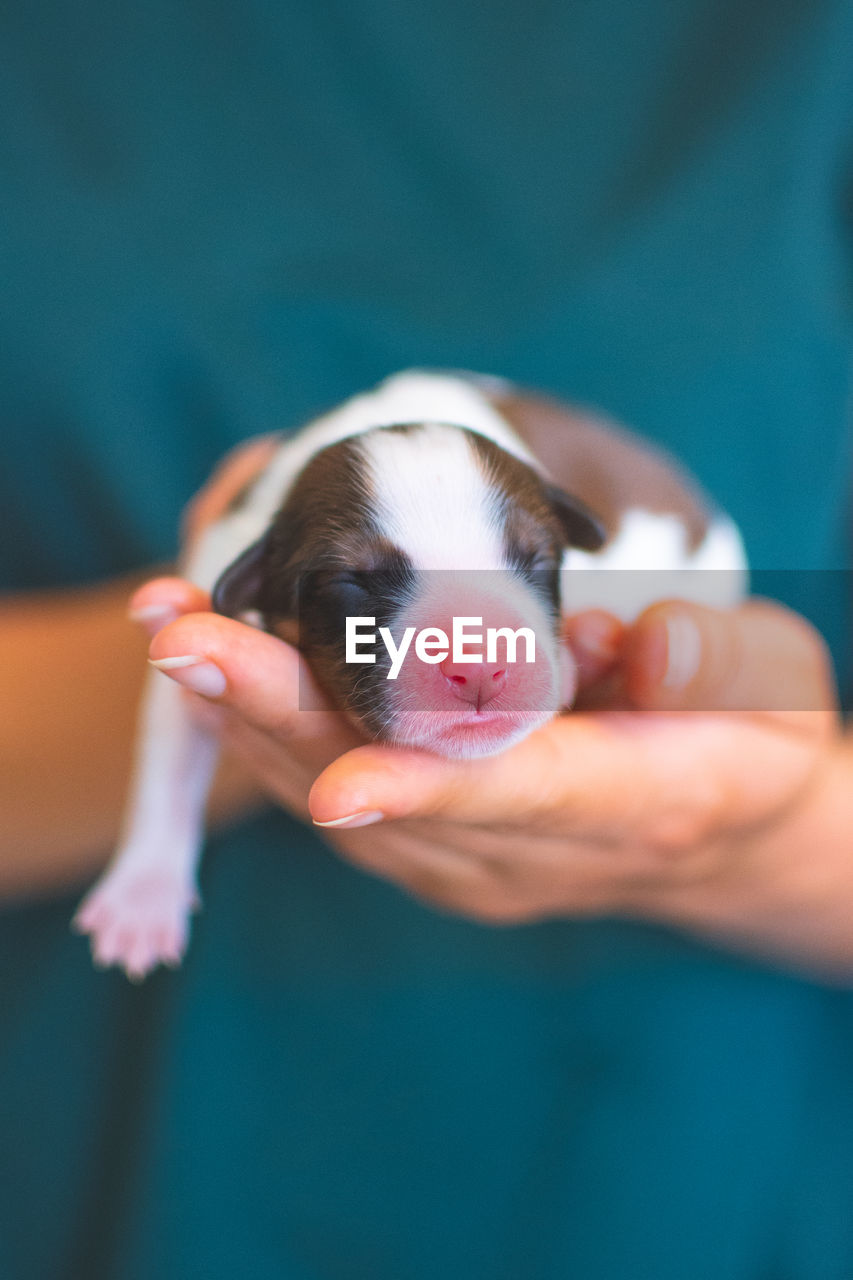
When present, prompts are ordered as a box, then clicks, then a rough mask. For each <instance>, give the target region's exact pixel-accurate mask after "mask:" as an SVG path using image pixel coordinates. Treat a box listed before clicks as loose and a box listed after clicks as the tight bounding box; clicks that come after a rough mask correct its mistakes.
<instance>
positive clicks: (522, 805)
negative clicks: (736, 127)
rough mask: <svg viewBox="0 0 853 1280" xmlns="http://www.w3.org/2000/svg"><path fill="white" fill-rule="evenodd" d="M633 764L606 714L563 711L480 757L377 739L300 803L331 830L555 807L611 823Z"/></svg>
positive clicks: (631, 747) (509, 818)
mask: <svg viewBox="0 0 853 1280" xmlns="http://www.w3.org/2000/svg"><path fill="white" fill-rule="evenodd" d="M641 761H642V752H639V751H638V750H637V747H636V743H634V742H632V740H631V739H630V738H629V737H626V736H625V735H624V734H620V733H618V732H614V731H613V730H611V728H610V727H609V726H608V724H607V722H606V720H604V719H602V718H596V717H591V716H584V715H574V714H572V715H569V716H564V717H561V718H560V719H559V720H556V721H553V722H552V724H550V725H546V726H545V728H544V729H541V730H539V731H538V732H537V733H534V734H532V735H531V736H530V737H529V738H526V739H525V740H524V742H521V743H519V744H518V745H517V746H515V747H512V748H510V750H508V751H505V752H502V753H501V754H500V755H497V756H491V757H488V758H486V759H479V760H448V759H444V758H442V757H440V756H435V755H432V754H430V753H429V752H426V751H414V750H405V749H403V748H400V747H393V748H392V747H385V746H381V745H378V744H372V745H369V746H363V747H359V748H357V749H356V750H354V751H350V752H348V753H347V754H346V755H344V756H342V757H340V758H339V759H337V760H335V761H333V762H332V764H330V766H329V767H328V768H327V769H326V770H325V771H324V772H323V773H322V774H321V775H320V777H319V778H317V780H316V782H315V783H314V786H313V788H312V790H311V795H310V797H309V806H310V809H311V814H312V817H313V819H314V821H315V822H316V823H317V824H318V825H323V824H326V825H327V826H329V827H332V828H334V829H342V828H343V829H348V828H350V827H358V826H365V825H368V824H369V823H372V822H377V821H381V820H382V819H383V818H384V819H399V818H412V817H418V818H423V817H443V818H448V819H451V820H453V821H455V822H462V823H469V824H474V825H490V826H494V825H496V824H497V825H500V824H509V825H511V826H522V825H524V826H527V827H531V826H534V825H535V823H536V820H537V818H539V817H543V818H546V819H548V820H550V819H551V817H552V816H553V814H554V813H555V812H557V813H559V814H560V815H561V817H562V818H565V820H566V821H570V820H572V819H574V820H575V821H580V822H583V821H584V816H585V815H586V814H589V813H590V812H592V811H595V812H596V814H597V813H598V810H599V809H600V808H601V807H602V806H603V807H604V809H605V811H606V813H607V821H608V822H611V821H615V820H616V819H617V818H618V817H619V815H620V814H622V813H623V812H624V810H625V805H626V803H627V802H628V798H629V795H631V794H633V789H632V788H627V787H626V786H625V785H624V778H625V776H626V775H630V776H631V777H632V780H636V778H637V776H638V765H639V763H640V762H641ZM620 779H622V780H623V782H622V785H621V789H620V785H619V780H620Z"/></svg>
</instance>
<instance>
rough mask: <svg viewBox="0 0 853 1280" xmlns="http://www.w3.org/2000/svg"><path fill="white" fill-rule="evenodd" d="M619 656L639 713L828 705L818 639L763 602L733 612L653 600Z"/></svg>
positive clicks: (830, 684) (828, 680) (827, 665)
mask: <svg viewBox="0 0 853 1280" xmlns="http://www.w3.org/2000/svg"><path fill="white" fill-rule="evenodd" d="M622 661H623V670H624V678H625V688H626V691H627V694H628V698H629V700H630V702H631V704H632V705H633V706H635V707H639V708H642V709H645V710H665V711H675V710H688V711H747V712H770V713H774V714H776V715H783V714H785V713H788V712H802V711H826V710H828V709H830V708H832V707H833V706H834V704H835V693H834V679H833V675H832V666H831V662H830V659H829V657H828V653H827V649H826V645H825V644H824V641H823V639H822V637H821V636H820V634H819V633H818V632H817V631H816V630H815V628H814V627H812V626H811V624H810V623H809V622H807V621H806V620H805V618H802V617H800V615H799V614H796V613H793V612H792V611H791V610H790V609H786V608H784V607H783V606H782V605H778V604H776V603H774V602H772V601H769V600H757V599H756V600H750V601H748V602H747V603H745V604H743V605H741V606H740V607H739V608H737V609H732V610H718V609H709V608H706V607H705V606H703V605H697V604H688V603H687V602H685V601H681V600H669V601H663V602H661V603H660V604H655V605H653V606H652V607H651V608H649V609H646V611H645V612H644V613H643V614H641V615H640V617H639V618H638V619H637V621H636V622H635V623H634V625H633V627H631V628H630V630H629V631H628V633H627V634H626V636H625V640H624V647H623V650H622Z"/></svg>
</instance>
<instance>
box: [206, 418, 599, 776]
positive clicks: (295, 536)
mask: <svg viewBox="0 0 853 1280" xmlns="http://www.w3.org/2000/svg"><path fill="white" fill-rule="evenodd" d="M604 539H605V534H604V531H603V529H602V528H601V525H600V524H599V522H598V521H597V519H596V518H595V516H593V515H592V513H591V512H589V511H588V510H587V509H586V508H585V507H583V505H582V504H580V503H578V502H577V501H575V500H574V499H572V498H571V497H570V496H569V495H568V494H565V493H563V492H562V491H561V490H559V489H557V488H556V487H555V486H553V485H551V484H549V483H548V482H547V481H546V480H545V479H543V477H542V476H540V475H539V474H538V473H537V472H536V471H535V470H534V469H533V468H532V467H531V466H529V465H528V464H527V463H526V462H524V461H523V460H522V459H521V458H520V457H516V456H514V455H513V454H510V453H508V452H507V451H506V450H504V449H502V448H500V447H499V446H498V445H496V444H494V443H493V442H492V441H491V440H489V439H487V438H486V437H484V436H481V435H478V434H477V433H475V432H472V431H468V430H467V429H465V428H461V427H456V426H450V425H446V424H442V423H417V424H407V425H405V426H394V427H377V428H374V429H372V430H370V431H367V432H365V433H364V434H362V435H359V436H354V437H350V438H348V439H346V440H342V441H340V442H339V443H337V444H333V445H330V446H329V447H328V448H326V449H324V450H322V451H320V452H319V453H317V454H315V456H314V457H313V458H312V459H311V461H310V462H309V463H308V465H307V466H306V467H305V468H304V470H303V471H302V472H301V474H300V475H299V476H298V477H297V479H296V481H295V482H294V484H293V486H292V487H291V490H290V492H289V494H288V497H287V499H286V501H285V503H284V505H283V506H282V507H281V509H280V510H279V512H278V514H277V515H276V517H275V519H274V521H273V523H272V525H271V527H270V529H269V530H268V532H267V533H266V534H265V536H264V537H263V538H262V539H260V541H258V542H256V543H255V544H254V545H253V546H251V547H249V548H248V549H247V550H246V551H245V552H243V554H242V555H241V556H240V557H239V558H238V559H237V560H235V562H234V563H233V564H232V565H231V566H230V567H229V568H228V569H226V570H225V572H224V573H223V574H222V576H221V577H220V579H219V581H218V582H217V584H216V587H215V588H214V593H213V602H214V607H215V608H216V609H217V610H218V611H219V612H221V613H225V614H228V615H230V616H239V615H240V614H241V613H244V612H245V611H247V610H257V611H259V612H260V613H261V615H262V617H263V620H264V625H265V626H266V628H267V629H268V630H269V631H271V632H273V633H275V634H278V635H280V636H282V638H284V639H286V640H289V641H291V642H293V643H296V644H298V646H299V648H300V649H301V650H302V652H303V653H304V655H305V657H306V659H307V661H308V663H309V665H310V667H311V670H312V672H313V674H314V676H315V678H316V679H317V681H318V683H319V684H320V685H321V686H322V687H323V688H324V689H325V691H326V692H327V693H328V694H329V695H330V696H331V698H332V699H333V700H334V701H335V703H336V704H337V705H338V706H339V707H340V708H341V709H342V711H344V713H345V714H346V715H347V716H348V717H349V718H350V719H351V720H352V721H353V722H354V723H355V724H356V725H358V726H359V727H360V728H361V729H362V730H363V731H364V732H365V733H367V734H368V735H369V736H371V737H374V738H380V739H383V740H385V741H390V742H396V743H399V744H403V745H406V746H419V747H424V748H426V749H429V750H432V751H435V752H437V753H438V754H441V755H447V756H466V757H473V756H478V755H489V754H493V753H495V752H497V751H500V750H502V749H503V748H504V747H506V746H508V745H510V744H511V743H512V742H514V741H517V740H518V739H520V738H521V737H523V736H524V735H525V734H527V733H529V732H530V731H531V730H532V729H534V728H536V727H538V726H539V725H541V724H543V723H545V722H546V721H547V720H549V719H550V718H551V717H552V716H553V715H554V714H555V713H556V712H557V711H558V710H559V709H560V707H561V706H563V705H567V704H568V703H570V702H571V700H572V697H573V695H574V687H575V677H574V668H573V665H572V663H571V659H570V658H569V656H568V654H567V653H566V652H565V651H564V650H563V649H562V648H561V645H560V642H559V618H560V577H559V570H560V562H561V559H562V554H563V551H564V550H565V548H566V547H567V546H575V547H581V548H583V549H585V550H589V551H592V550H597V549H598V548H599V547H600V546H601V545H602V543H603V541H604ZM348 618H349V619H354V618H361V619H373V620H374V621H373V624H372V626H371V625H370V624H367V623H363V624H361V628H362V632H363V633H364V634H367V635H370V634H371V632H372V633H373V634H374V636H375V639H376V642H375V643H374V644H372V645H371V644H370V642H368V641H363V642H362V645H361V648H360V652H361V653H362V654H370V653H372V655H373V657H374V661H372V662H370V661H353V660H349V661H348V660H347V656H348V655H347V619H348ZM460 618H466V619H469V620H475V619H479V625H478V624H477V622H476V621H469V622H468V623H467V624H464V631H465V635H464V636H463V644H462V646H461V647H458V648H457V650H456V652H455V653H454V651H453V648H452V643H450V644H449V645H448V651H447V653H446V655H445V656H442V654H443V652H444V650H443V648H442V645H441V642H440V636H441V633H444V634H445V635H446V636H447V638H448V641H451V639H452V637H453V633H454V619H456V620H457V622H458V620H459V619H460ZM383 628H384V629H385V631H386V632H387V640H386V639H385V637H384V635H383V632H382V629H383ZM407 632H408V633H409V642H408V648H407V649H406V651H405V654H404V655H402V647H403V645H404V644H405V641H406V634H407ZM436 632H437V633H438V635H437V636H436V634H435V633H436ZM489 632H494V633H496V634H495V639H494V645H493V646H492V648H491V650H490V648H489V646H488V643H487V642H488V640H489ZM510 632H515V633H519V636H520V637H521V638H520V639H519V640H518V641H517V645H516V650H515V654H513V652H512V642H511V640H510V637H509V633H510ZM524 632H532V634H533V637H534V639H533V644H532V646H531V645H530V642H529V640H528V639H527V637H526V636H524V635H523V633H524ZM478 635H479V636H481V642H480V644H477V642H476V637H477V636H478ZM465 639H468V643H467V644H466V643H464V641H465ZM522 647H523V652H520V650H521V649H522ZM531 652H532V656H531ZM478 657H479V660H477V659H478ZM350 658H351V659H352V650H350ZM472 659H474V660H473V661H472ZM513 659H514V660H513Z"/></svg>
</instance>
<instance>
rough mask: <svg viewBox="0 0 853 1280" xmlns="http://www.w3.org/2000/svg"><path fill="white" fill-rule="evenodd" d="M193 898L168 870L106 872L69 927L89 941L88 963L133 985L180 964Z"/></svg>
mask: <svg viewBox="0 0 853 1280" xmlns="http://www.w3.org/2000/svg"><path fill="white" fill-rule="evenodd" d="M198 906H199V899H198V895H197V893H196V892H195V890H194V889H193V888H188V887H187V885H186V884H185V883H184V881H183V880H182V879H181V878H180V877H179V876H177V875H175V873H174V871H171V870H170V869H168V868H161V867H147V868H144V869H129V868H122V867H121V866H120V865H117V866H116V867H114V868H112V869H111V870H109V871H108V872H107V873H106V874H105V875H104V876H102V878H101V879H100V880H99V881H98V883H97V884H96V885H95V886H94V888H93V889H92V890H91V891H90V892H89V893H88V894H87V895H86V897H85V898H84V899H83V902H82V903H81V904H80V908H79V910H78V911H77V914H76V915H75V917H74V920H73V924H72V927H73V928H75V929H77V930H78V931H79V932H80V933H87V934H89V936H90V938H91V946H92V958H93V960H94V962H95V964H96V965H99V966H101V967H103V968H106V967H108V966H110V965H119V966H120V967H121V968H123V969H124V971H125V973H126V974H127V976H128V977H129V978H130V979H132V980H133V981H135V982H138V981H141V979H142V978H144V977H146V976H147V975H148V974H149V973H150V972H151V970H152V969H156V967H157V966H158V965H159V964H165V965H169V966H171V967H173V968H174V967H175V966H177V965H179V964H180V962H181V959H182V957H183V954H184V952H185V950H186V946H187V941H188V938H189V928H190V915H191V913H192V912H193V911H194V910H196V909H197V908H198Z"/></svg>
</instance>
